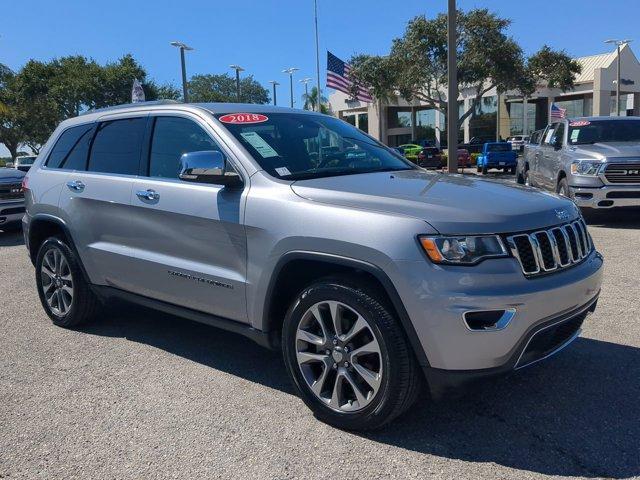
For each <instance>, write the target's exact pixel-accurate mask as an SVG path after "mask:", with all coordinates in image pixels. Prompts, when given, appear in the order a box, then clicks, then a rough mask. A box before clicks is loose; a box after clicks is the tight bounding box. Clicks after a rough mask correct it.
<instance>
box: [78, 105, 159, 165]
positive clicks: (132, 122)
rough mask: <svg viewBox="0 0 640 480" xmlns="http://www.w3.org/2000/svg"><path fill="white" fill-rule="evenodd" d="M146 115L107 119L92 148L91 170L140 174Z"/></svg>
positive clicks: (101, 126)
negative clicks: (109, 120)
mask: <svg viewBox="0 0 640 480" xmlns="http://www.w3.org/2000/svg"><path fill="white" fill-rule="evenodd" d="M146 125H147V119H146V117H142V118H126V119H123V120H113V121H111V122H103V123H101V124H100V125H98V131H97V132H96V136H95V138H94V140H93V145H92V147H91V156H90V158H89V171H91V172H102V173H116V174H121V175H137V174H138V171H139V169H140V148H141V146H142V140H143V138H144V132H145V128H146Z"/></svg>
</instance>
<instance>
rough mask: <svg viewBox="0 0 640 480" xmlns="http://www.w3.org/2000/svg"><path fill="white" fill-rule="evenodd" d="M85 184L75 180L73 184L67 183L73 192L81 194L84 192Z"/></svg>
mask: <svg viewBox="0 0 640 480" xmlns="http://www.w3.org/2000/svg"><path fill="white" fill-rule="evenodd" d="M84 186H85V185H84V183H82V182H81V181H80V180H73V181H71V182H67V187H69V188H70V189H71V190H75V191H76V192H81V191H83V190H84Z"/></svg>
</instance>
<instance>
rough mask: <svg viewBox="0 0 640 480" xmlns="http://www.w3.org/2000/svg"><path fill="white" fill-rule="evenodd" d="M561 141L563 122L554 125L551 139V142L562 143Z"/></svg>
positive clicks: (562, 138) (562, 137) (562, 139)
mask: <svg viewBox="0 0 640 480" xmlns="http://www.w3.org/2000/svg"><path fill="white" fill-rule="evenodd" d="M563 141H564V123H559V124H558V126H557V127H556V131H555V132H554V133H553V139H552V140H551V143H553V144H556V143H560V144H562V142H563Z"/></svg>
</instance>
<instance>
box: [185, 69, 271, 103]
mask: <svg viewBox="0 0 640 480" xmlns="http://www.w3.org/2000/svg"><path fill="white" fill-rule="evenodd" d="M189 98H190V99H191V101H192V102H236V101H237V93H236V79H235V78H233V77H232V76H231V75H228V74H226V73H223V74H221V75H194V76H193V77H191V80H189ZM240 101H241V102H244V103H261V104H264V103H269V91H268V90H267V89H266V88H264V87H263V86H262V85H260V84H259V83H258V82H257V81H256V80H254V78H253V76H252V75H249V76H247V77H244V78H242V79H241V80H240Z"/></svg>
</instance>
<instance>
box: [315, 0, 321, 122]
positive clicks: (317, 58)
mask: <svg viewBox="0 0 640 480" xmlns="http://www.w3.org/2000/svg"><path fill="white" fill-rule="evenodd" d="M313 8H314V14H315V24H316V80H317V82H318V85H317V89H318V98H317V99H316V108H317V111H318V112H319V111H320V102H321V98H322V95H320V44H319V42H318V0H313Z"/></svg>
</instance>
